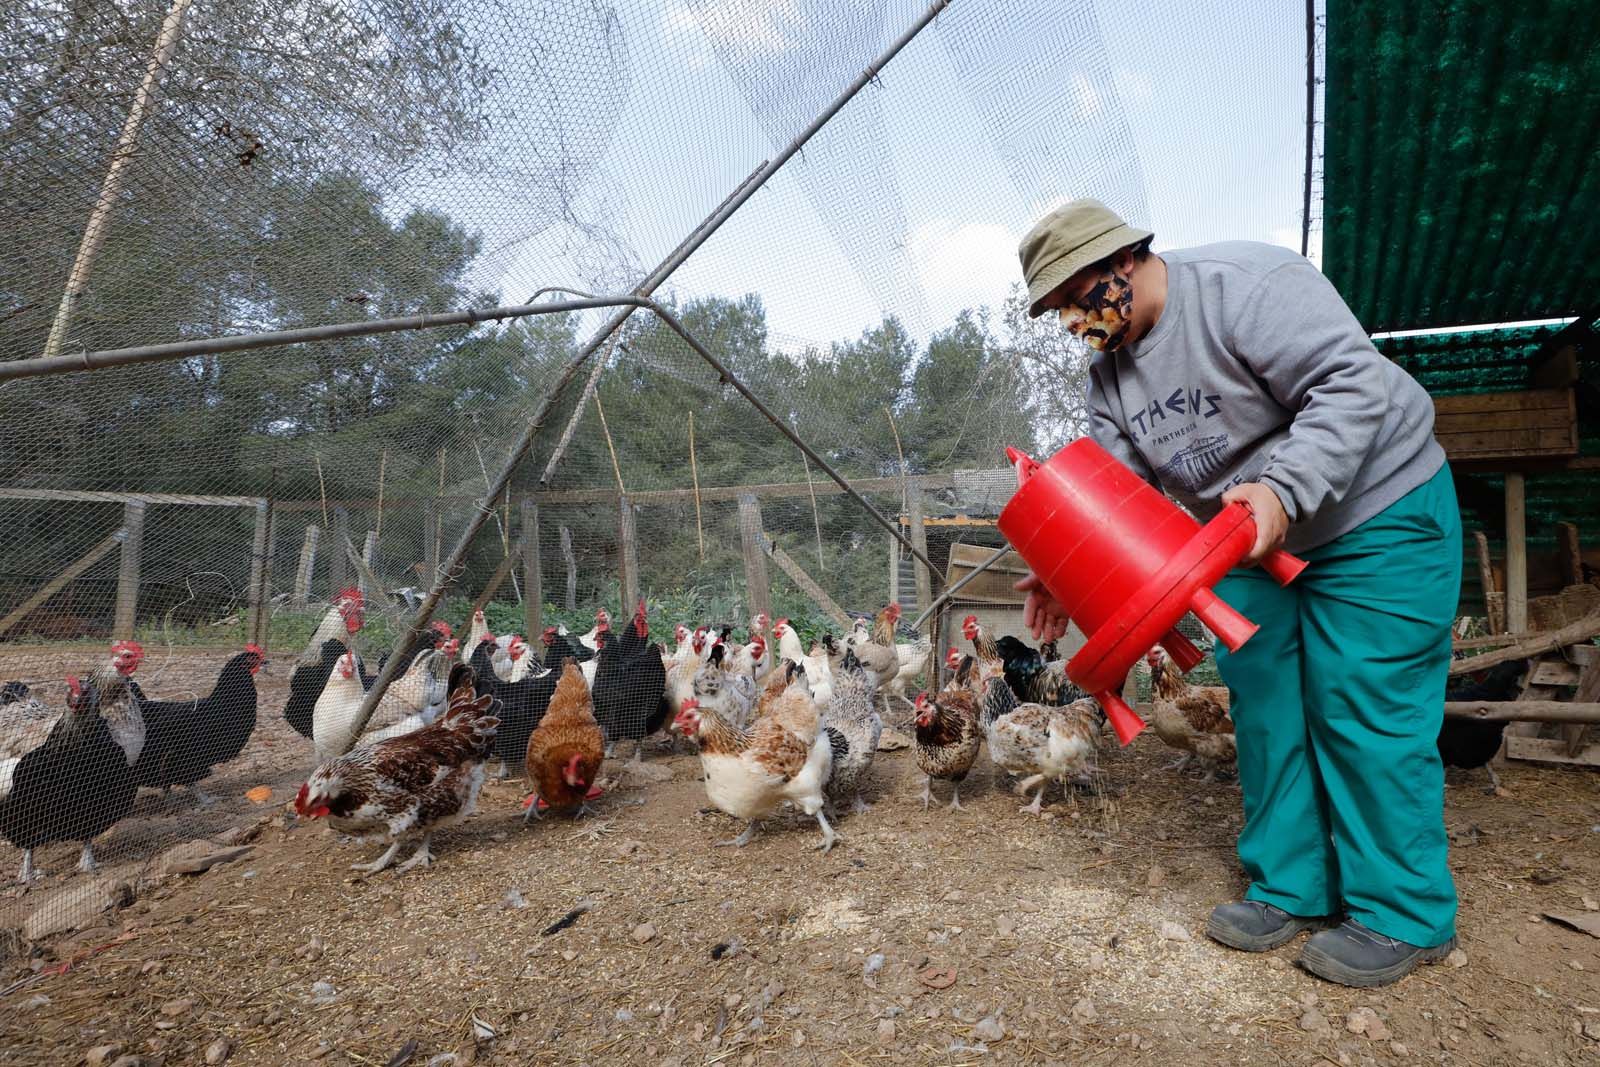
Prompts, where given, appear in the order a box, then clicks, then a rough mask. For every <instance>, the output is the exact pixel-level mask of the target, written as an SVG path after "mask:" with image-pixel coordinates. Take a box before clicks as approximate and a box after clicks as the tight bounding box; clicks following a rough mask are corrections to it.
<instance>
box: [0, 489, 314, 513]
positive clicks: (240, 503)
mask: <svg viewBox="0 0 1600 1067" xmlns="http://www.w3.org/2000/svg"><path fill="white" fill-rule="evenodd" d="M260 499H261V498H260V497H254V496H210V495H207V494H203V493H102V492H97V491H93V490H82V489H23V488H10V487H0V500H54V501H59V502H61V503H64V504H133V503H139V504H146V505H149V504H189V505H194V506H197V507H214V508H253V507H255V506H256V504H257V503H258V502H259V501H260ZM305 503H306V504H307V505H308V506H309V507H314V508H315V507H321V506H322V505H321V503H320V502H318V501H315V500H310V501H306V502H305Z"/></svg>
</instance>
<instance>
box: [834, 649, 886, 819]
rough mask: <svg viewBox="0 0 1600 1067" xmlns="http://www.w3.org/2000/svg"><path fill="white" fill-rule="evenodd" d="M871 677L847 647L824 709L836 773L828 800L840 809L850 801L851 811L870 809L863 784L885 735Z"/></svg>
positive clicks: (836, 670) (836, 808)
mask: <svg viewBox="0 0 1600 1067" xmlns="http://www.w3.org/2000/svg"><path fill="white" fill-rule="evenodd" d="M875 688H876V687H875V686H874V685H873V681H872V678H871V676H870V674H869V673H868V671H867V670H866V669H865V667H864V666H863V665H862V663H861V661H860V660H858V659H856V655H855V651H854V650H853V649H846V650H845V653H844V655H843V656H842V657H841V658H840V660H839V663H838V665H837V666H836V667H834V670H833V696H832V697H831V698H830V699H829V701H828V707H827V710H825V711H824V712H823V713H822V728H823V731H824V732H825V733H826V734H827V735H828V742H829V744H830V745H831V746H832V748H833V773H832V774H830V775H829V776H828V789H827V794H828V803H829V805H830V806H831V807H832V809H833V811H835V812H838V811H840V810H841V809H842V807H843V805H844V804H845V803H846V802H848V803H849V805H850V811H851V812H852V813H859V812H864V811H868V810H870V807H869V805H868V804H867V802H866V801H865V800H863V799H862V798H861V785H862V782H863V781H864V780H865V778H866V776H867V770H868V768H870V767H871V766H872V758H873V755H874V754H875V753H876V752H877V751H878V739H879V738H880V737H882V736H883V717H882V716H881V715H879V714H878V707H877V702H876V700H875V699H874V698H873V693H874V691H875Z"/></svg>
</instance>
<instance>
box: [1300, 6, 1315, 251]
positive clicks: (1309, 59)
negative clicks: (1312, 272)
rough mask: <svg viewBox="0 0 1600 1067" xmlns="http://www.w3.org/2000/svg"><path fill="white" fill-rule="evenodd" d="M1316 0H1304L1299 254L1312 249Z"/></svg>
mask: <svg viewBox="0 0 1600 1067" xmlns="http://www.w3.org/2000/svg"><path fill="white" fill-rule="evenodd" d="M1316 119H1317V0H1306V174H1305V187H1304V189H1303V190H1302V193H1301V212H1300V254H1301V255H1302V256H1303V255H1306V254H1307V253H1308V252H1310V250H1311V163H1312V159H1313V155H1312V153H1313V149H1314V146H1315V144H1316V128H1317V122H1316Z"/></svg>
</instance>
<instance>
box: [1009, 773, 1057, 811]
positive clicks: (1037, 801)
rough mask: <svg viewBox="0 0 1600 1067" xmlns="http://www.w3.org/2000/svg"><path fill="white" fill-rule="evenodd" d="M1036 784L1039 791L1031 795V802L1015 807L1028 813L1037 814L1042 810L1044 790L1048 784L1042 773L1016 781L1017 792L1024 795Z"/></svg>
mask: <svg viewBox="0 0 1600 1067" xmlns="http://www.w3.org/2000/svg"><path fill="white" fill-rule="evenodd" d="M1036 785H1037V786H1038V787H1039V791H1038V792H1037V793H1035V794H1034V795H1033V803H1032V804H1024V805H1023V806H1022V807H1020V808H1018V809H1017V810H1018V811H1019V812H1022V813H1024V814H1028V815H1038V814H1040V813H1041V812H1043V811H1044V791H1045V789H1047V788H1048V787H1049V785H1050V782H1049V780H1048V779H1046V778H1045V776H1044V775H1042V774H1034V775H1029V776H1028V777H1027V778H1024V779H1023V780H1022V781H1020V782H1018V783H1017V792H1018V793H1021V794H1024V795H1026V794H1027V792H1028V790H1030V789H1032V788H1033V787H1034V786H1036Z"/></svg>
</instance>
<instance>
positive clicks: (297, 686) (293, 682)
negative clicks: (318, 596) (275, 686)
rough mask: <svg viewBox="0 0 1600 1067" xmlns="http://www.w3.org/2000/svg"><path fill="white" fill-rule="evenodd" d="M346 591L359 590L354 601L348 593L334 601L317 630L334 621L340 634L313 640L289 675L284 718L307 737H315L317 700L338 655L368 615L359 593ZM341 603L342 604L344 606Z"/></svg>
mask: <svg viewBox="0 0 1600 1067" xmlns="http://www.w3.org/2000/svg"><path fill="white" fill-rule="evenodd" d="M344 592H345V594H349V593H356V599H355V600H354V601H352V600H351V599H350V598H349V597H348V596H343V597H341V598H339V599H336V600H335V601H334V607H333V608H330V609H329V612H328V616H327V617H326V618H324V619H323V620H322V622H323V625H322V626H319V627H318V629H317V632H318V633H319V634H320V633H322V631H323V629H325V628H326V627H327V625H328V623H329V620H330V619H331V620H333V621H334V622H335V623H337V624H338V626H339V627H340V628H341V629H342V632H341V633H338V634H335V635H333V636H330V637H327V638H324V639H323V640H322V641H321V642H320V643H314V647H315V649H316V651H315V652H312V651H311V649H310V648H308V649H307V651H306V652H302V653H301V654H300V659H299V662H298V664H297V665H296V667H295V669H294V673H293V674H291V675H290V676H289V699H288V700H287V701H285V702H284V705H283V718H284V721H285V722H287V723H288V724H289V725H290V726H292V727H294V731H295V733H297V734H299V735H300V736H301V737H304V738H306V739H307V740H310V739H311V736H312V718H313V714H314V712H315V709H316V706H317V702H318V701H319V700H321V699H322V691H323V689H324V688H325V687H326V686H327V684H328V679H329V678H330V677H332V675H333V671H334V667H335V665H336V664H338V662H339V657H341V656H343V655H344V654H345V653H346V652H348V651H350V650H351V649H352V648H354V647H355V638H356V634H358V633H360V632H361V627H362V626H363V625H364V623H365V618H364V616H363V614H362V611H361V607H360V600H359V597H360V593H359V592H358V591H356V590H353V589H346V590H345V591H344ZM341 606H342V607H341Z"/></svg>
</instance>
